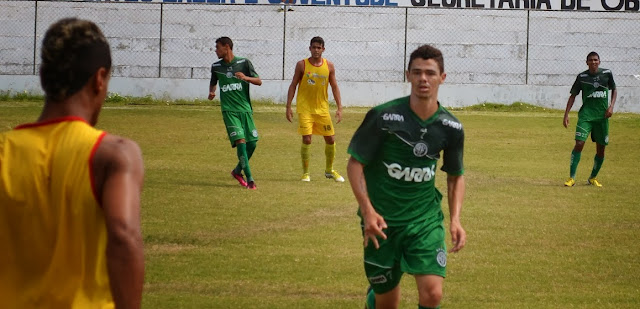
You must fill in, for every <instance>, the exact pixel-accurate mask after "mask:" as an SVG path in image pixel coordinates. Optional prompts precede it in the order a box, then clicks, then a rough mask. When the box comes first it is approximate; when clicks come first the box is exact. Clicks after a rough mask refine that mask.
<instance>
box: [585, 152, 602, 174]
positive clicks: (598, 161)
mask: <svg viewBox="0 0 640 309" xmlns="http://www.w3.org/2000/svg"><path fill="white" fill-rule="evenodd" d="M602 162H604V157H602V158H600V157H598V155H596V156H595V157H593V170H591V176H590V177H589V178H596V176H598V172H600V168H601V167H602Z"/></svg>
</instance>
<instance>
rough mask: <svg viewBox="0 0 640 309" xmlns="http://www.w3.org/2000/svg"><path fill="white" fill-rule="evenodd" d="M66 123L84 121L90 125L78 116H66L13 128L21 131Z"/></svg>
mask: <svg viewBox="0 0 640 309" xmlns="http://www.w3.org/2000/svg"><path fill="white" fill-rule="evenodd" d="M65 121H82V122H84V123H86V124H89V123H88V122H87V121H86V120H85V119H84V118H82V117H78V116H65V117H60V118H53V119H49V120H45V121H42V122H33V123H25V124H21V125H19V126H17V127H15V128H13V129H14V130H19V129H26V128H33V127H40V126H46V125H49V124H52V123H59V122H65Z"/></svg>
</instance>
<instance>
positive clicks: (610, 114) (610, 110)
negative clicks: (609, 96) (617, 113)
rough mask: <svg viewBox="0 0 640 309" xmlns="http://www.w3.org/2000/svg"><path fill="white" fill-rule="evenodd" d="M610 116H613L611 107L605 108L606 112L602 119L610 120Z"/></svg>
mask: <svg viewBox="0 0 640 309" xmlns="http://www.w3.org/2000/svg"><path fill="white" fill-rule="evenodd" d="M612 115H613V108H611V107H609V108H607V111H606V112H604V118H611V116H612Z"/></svg>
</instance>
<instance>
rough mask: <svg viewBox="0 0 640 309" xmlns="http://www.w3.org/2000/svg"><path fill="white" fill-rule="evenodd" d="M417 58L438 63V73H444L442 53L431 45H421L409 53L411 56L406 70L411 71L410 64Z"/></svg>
mask: <svg viewBox="0 0 640 309" xmlns="http://www.w3.org/2000/svg"><path fill="white" fill-rule="evenodd" d="M417 58H422V59H424V60H427V59H433V60H435V61H436V62H437V63H438V68H439V69H440V73H444V58H443V57H442V52H441V51H440V50H439V49H437V48H435V47H433V46H431V45H422V46H420V47H418V48H417V49H416V50H414V51H413V52H412V53H411V56H410V57H409V65H407V70H409V69H411V63H412V62H413V60H415V59H417Z"/></svg>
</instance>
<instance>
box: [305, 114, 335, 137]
mask: <svg viewBox="0 0 640 309" xmlns="http://www.w3.org/2000/svg"><path fill="white" fill-rule="evenodd" d="M298 124H299V125H298V133H300V135H312V134H315V135H322V136H332V135H335V131H333V122H331V115H329V113H326V114H298Z"/></svg>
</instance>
